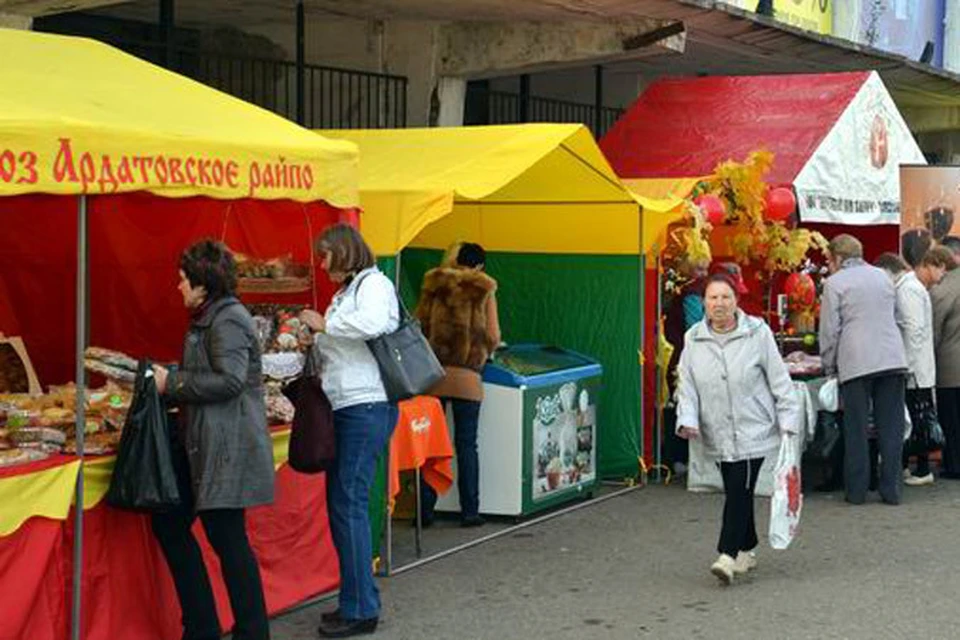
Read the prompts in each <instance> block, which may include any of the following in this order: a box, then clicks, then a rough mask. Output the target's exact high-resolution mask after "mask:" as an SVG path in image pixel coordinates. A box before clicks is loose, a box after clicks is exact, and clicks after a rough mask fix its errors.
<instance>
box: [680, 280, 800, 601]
mask: <svg viewBox="0 0 960 640" xmlns="http://www.w3.org/2000/svg"><path fill="white" fill-rule="evenodd" d="M704 306H705V308H706V317H705V318H704V319H703V320H702V321H700V322H698V323H697V324H695V325H694V326H693V327H692V328H691V329H690V330H689V331H688V332H687V335H686V338H685V342H684V344H685V346H684V349H683V354H682V355H681V356H680V363H679V366H678V367H677V371H678V375H679V383H678V388H677V394H678V406H677V425H678V427H677V434H678V435H679V436H680V437H682V438H688V439H689V438H702V440H703V445H704V449H705V451H706V454H707V456H709V457H711V458H715V459H716V460H717V461H719V463H720V473H721V475H722V476H723V486H724V490H725V491H726V501H725V503H724V507H723V528H722V529H721V531H720V541H719V543H718V544H717V550H718V551H719V553H720V557H719V558H717V560H716V562H714V563H713V566H712V567H711V568H710V571H711V572H712V573H713V574H714V575H715V576H717V578H719V579H720V580H721V581H722V582H723V583H724V584H731V583H732V582H733V580H734V576H735V575H736V574H744V573H746V572H747V571H749V570H750V569H753V568H754V567H755V566H756V556H755V555H754V551H753V550H754V549H755V548H756V546H757V544H758V539H757V530H756V524H755V521H754V510H753V492H754V489H755V488H756V486H757V476H758V475H759V472H760V467H761V465H762V464H763V461H764V458H766V457H767V456H768V455H770V454H772V453H774V452H776V451H777V449H778V448H779V446H780V439H781V437H787V436H790V437H793V436H795V435H796V433H797V430H798V425H799V418H800V404H799V402H798V400H797V398H796V395H795V392H794V390H793V383H792V382H791V381H790V374H789V372H788V371H787V367H786V365H785V364H784V362H783V358H782V357H781V356H780V351H779V350H778V348H777V343H776V340H774V337H773V332H772V331H771V330H770V327H768V326H767V324H766V323H765V322H763V320H761V319H760V318H755V317H753V316H750V315H747V314H745V313H743V312H742V311H741V310H740V309H739V308H738V306H737V292H736V287H735V285H734V283H733V281H732V280H731V278H730V277H729V276H728V275H726V274H715V275H713V276H710V278H708V279H707V284H706V288H705V289H704Z"/></svg>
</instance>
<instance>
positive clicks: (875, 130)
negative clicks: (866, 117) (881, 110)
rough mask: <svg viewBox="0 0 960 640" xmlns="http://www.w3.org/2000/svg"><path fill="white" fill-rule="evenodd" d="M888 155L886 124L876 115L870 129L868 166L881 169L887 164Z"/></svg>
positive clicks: (881, 117) (888, 145)
mask: <svg viewBox="0 0 960 640" xmlns="http://www.w3.org/2000/svg"><path fill="white" fill-rule="evenodd" d="M889 155H890V144H889V136H888V135H887V123H886V121H885V120H884V119H883V116H881V115H880V114H877V116H876V117H875V118H874V119H873V126H872V127H871V128H870V164H872V165H873V166H874V167H876V168H877V169H883V167H884V166H886V164H887V157H888V156H889Z"/></svg>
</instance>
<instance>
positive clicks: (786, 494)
mask: <svg viewBox="0 0 960 640" xmlns="http://www.w3.org/2000/svg"><path fill="white" fill-rule="evenodd" d="M802 508H803V493H802V492H801V490H800V443H799V439H798V438H797V437H796V436H784V437H783V438H781V440H780V455H778V456H777V466H776V468H775V469H774V470H773V495H772V496H771V498H770V546H771V547H773V548H774V549H786V548H787V547H789V546H790V543H791V542H792V541H793V537H794V536H795V535H796V534H797V526H798V525H799V524H800V510H801V509H802Z"/></svg>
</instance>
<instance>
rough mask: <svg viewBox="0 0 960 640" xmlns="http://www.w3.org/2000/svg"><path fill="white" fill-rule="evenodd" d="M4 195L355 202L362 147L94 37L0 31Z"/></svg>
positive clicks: (0, 168)
mask: <svg viewBox="0 0 960 640" xmlns="http://www.w3.org/2000/svg"><path fill="white" fill-rule="evenodd" d="M0 51H2V52H3V58H4V61H5V62H4V64H2V65H0V86H2V87H4V90H3V91H2V92H0V141H2V142H0V196H2V195H17V194H23V193H36V192H44V193H56V194H79V193H90V194H101V193H116V192H125V191H144V190H145V191H150V192H152V193H154V194H157V195H160V196H168V197H182V196H193V195H204V196H211V197H215V198H244V197H253V198H258V199H279V198H290V199H295V200H299V201H312V200H326V201H327V202H329V203H331V204H333V205H336V206H354V205H356V204H357V194H356V167H357V151H356V147H355V146H354V145H352V144H349V143H345V142H342V141H332V140H327V139H325V138H322V137H320V136H317V135H315V134H313V133H310V132H308V131H306V130H304V129H302V128H301V127H299V126H297V125H296V124H294V123H292V122H290V121H288V120H285V119H283V118H281V117H279V116H277V115H275V114H272V113H270V112H268V111H265V110H263V109H260V108H259V107H256V106H253V105H251V104H248V103H246V102H243V101H242V100H239V99H237V98H233V97H231V96H228V95H226V94H224V93H221V92H219V91H216V90H215V89H212V88H210V87H207V86H205V85H203V84H200V83H198V82H194V81H192V80H189V79H187V78H184V77H182V76H179V75H177V74H174V73H171V72H169V71H166V70H164V69H161V68H160V67H157V66H154V65H152V64H149V63H147V62H144V61H142V60H139V59H138V58H135V57H133V56H129V55H127V54H125V53H123V52H121V51H119V50H117V49H114V48H112V47H109V46H107V45H105V44H102V43H100V42H96V41H94V40H87V39H84V38H71V37H63V36H54V35H48V34H40V33H34V32H29V31H19V30H10V29H0Z"/></svg>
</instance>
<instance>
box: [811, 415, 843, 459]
mask: <svg viewBox="0 0 960 640" xmlns="http://www.w3.org/2000/svg"><path fill="white" fill-rule="evenodd" d="M840 437H841V433H840V424H839V422H838V421H837V415H836V414H835V413H830V412H828V411H818V412H817V428H816V432H815V433H814V435H813V440H811V441H810V443H809V444H807V450H806V451H805V452H804V455H805V456H806V457H807V458H808V459H811V460H820V461H826V460H832V459H833V453H834V451H835V450H836V448H837V444H838V443H839V442H840Z"/></svg>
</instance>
